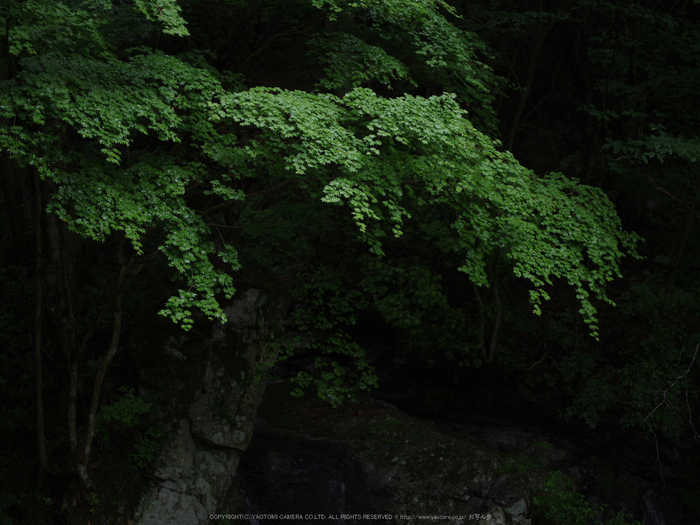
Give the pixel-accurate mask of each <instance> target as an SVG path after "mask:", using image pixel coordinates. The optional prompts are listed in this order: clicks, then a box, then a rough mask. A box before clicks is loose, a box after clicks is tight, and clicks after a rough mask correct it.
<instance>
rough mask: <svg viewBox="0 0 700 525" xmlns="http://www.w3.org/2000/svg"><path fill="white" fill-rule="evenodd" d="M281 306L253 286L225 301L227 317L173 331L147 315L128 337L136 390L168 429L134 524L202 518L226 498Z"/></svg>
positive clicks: (188, 522)
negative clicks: (260, 365)
mask: <svg viewBox="0 0 700 525" xmlns="http://www.w3.org/2000/svg"><path fill="white" fill-rule="evenodd" d="M285 310H286V304H285V302H284V301H280V300H279V299H278V298H275V299H273V298H272V297H271V296H269V295H268V294H265V293H262V292H261V291H260V290H257V289H254V288H250V289H248V290H246V291H244V292H242V293H239V295H237V297H236V300H235V301H234V302H233V303H232V304H230V305H228V306H227V307H226V308H224V312H225V313H226V315H227V318H228V323H225V324H222V323H196V324H195V327H194V329H193V330H192V332H191V333H180V335H178V336H173V335H170V334H172V333H176V332H177V331H178V329H177V328H176V327H175V326H173V325H172V323H170V322H169V321H168V320H165V319H155V320H151V319H149V323H148V325H144V326H143V327H142V328H141V329H140V330H139V331H138V332H137V333H136V334H135V335H133V336H132V337H131V339H130V340H131V344H130V352H131V354H132V356H133V357H134V359H135V360H136V363H137V366H138V369H139V388H140V392H141V396H142V397H143V398H144V399H145V400H146V401H147V402H149V403H151V413H152V414H153V415H154V416H155V420H154V422H153V423H154V425H155V426H156V427H157V428H161V429H162V430H164V431H165V432H166V438H165V440H164V442H163V444H162V447H161V450H160V453H159V456H158V458H157V460H156V461H155V467H154V469H153V472H152V476H153V478H154V482H153V483H151V485H150V487H149V488H148V490H146V492H145V493H144V495H143V496H142V498H141V501H140V503H139V505H138V507H137V509H136V512H135V521H136V523H138V524H139V525H151V524H152V525H167V524H173V525H175V524H177V525H200V524H204V523H209V521H210V520H209V515H210V514H212V513H215V512H218V511H219V510H220V508H221V506H222V505H224V503H223V502H224V500H225V498H227V493H228V492H229V489H230V488H231V484H232V481H233V479H234V475H235V472H236V469H237V468H238V463H239V460H240V457H241V454H242V453H243V452H244V451H245V450H246V448H247V447H248V444H249V443H250V439H251V437H252V433H253V422H254V419H255V412H256V409H257V407H258V404H259V403H260V400H261V398H262V395H263V392H264V388H265V383H264V380H262V379H261V378H260V377H258V376H256V372H257V370H256V368H257V365H258V363H259V362H260V361H261V359H262V358H263V352H264V351H265V350H264V349H265V343H267V342H268V341H270V340H271V338H272V337H273V335H274V333H275V331H276V330H277V329H278V327H279V324H280V321H281V318H282V316H283V314H284V312H285ZM200 324H201V326H199V325H200ZM231 497H232V496H231V495H230V494H229V495H228V499H227V501H231ZM234 499H235V498H234ZM241 510H242V509H241ZM226 511H227V512H231V511H232V509H226Z"/></svg>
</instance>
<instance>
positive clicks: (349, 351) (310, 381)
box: [268, 267, 377, 406]
mask: <svg viewBox="0 0 700 525" xmlns="http://www.w3.org/2000/svg"><path fill="white" fill-rule="evenodd" d="M303 296H304V301H303V303H302V304H301V305H300V306H299V307H298V309H297V310H296V312H295V314H294V317H295V320H296V323H297V328H298V330H299V331H300V332H301V335H297V336H295V337H292V338H289V339H287V340H286V341H283V342H282V343H281V348H279V349H278V350H277V352H278V355H277V360H278V361H283V360H285V359H287V358H289V357H290V356H291V355H293V354H296V353H299V352H300V349H303V350H304V351H305V352H314V353H317V354H320V355H318V356H317V357H316V358H315V359H314V361H313V371H312V372H311V373H309V372H305V371H301V372H299V373H298V374H297V376H296V377H295V378H294V379H293V381H294V382H295V383H296V384H297V388H296V389H295V390H294V391H293V392H292V395H294V396H296V397H300V396H302V395H303V394H304V391H305V390H306V389H308V388H309V387H312V386H313V387H315V389H316V391H317V393H318V396H319V397H320V398H321V399H323V400H324V401H326V402H328V403H330V404H331V405H333V406H337V405H338V404H340V403H342V402H343V401H344V400H348V399H352V398H353V397H354V396H355V394H356V393H357V392H358V391H363V390H370V389H371V388H372V387H376V386H377V376H376V375H375V373H374V369H373V368H372V367H371V366H370V365H369V364H368V363H367V359H366V356H365V351H364V350H363V349H362V348H361V347H360V346H359V345H358V344H357V343H356V342H355V341H354V340H353V339H352V338H351V337H350V336H349V335H348V333H347V331H346V330H345V328H346V327H348V326H351V325H353V324H354V323H355V321H356V319H357V316H358V315H359V313H360V312H361V311H362V309H363V308H364V307H366V305H367V303H366V300H365V298H364V297H363V296H362V294H360V293H359V292H357V291H353V290H352V289H348V288H347V287H346V285H345V283H344V282H343V279H342V277H341V276H340V275H339V274H337V273H336V274H335V275H333V274H331V272H330V271H329V270H328V269H327V268H324V267H320V268H319V269H318V270H317V272H316V273H315V274H314V275H313V277H312V278H311V279H309V281H308V285H307V286H306V290H305V292H304V294H303ZM268 365H269V364H268Z"/></svg>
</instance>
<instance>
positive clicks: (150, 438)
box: [129, 428, 165, 469]
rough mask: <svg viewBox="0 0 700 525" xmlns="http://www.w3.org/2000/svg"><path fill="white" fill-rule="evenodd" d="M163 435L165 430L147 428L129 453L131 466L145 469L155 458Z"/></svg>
mask: <svg viewBox="0 0 700 525" xmlns="http://www.w3.org/2000/svg"><path fill="white" fill-rule="evenodd" d="M164 437H165V432H163V431H161V430H156V429H154V428H149V429H148V430H146V433H145V434H144V435H143V436H142V437H141V438H140V439H139V441H138V443H136V446H135V447H134V452H132V453H130V454H129V458H130V459H131V461H132V463H133V466H134V467H135V468H139V469H146V468H147V467H148V466H149V465H150V464H151V463H153V461H155V459H156V457H157V456H156V453H157V452H158V447H159V446H160V443H161V441H162V440H163V438H164Z"/></svg>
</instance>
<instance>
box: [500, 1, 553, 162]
mask: <svg viewBox="0 0 700 525" xmlns="http://www.w3.org/2000/svg"><path fill="white" fill-rule="evenodd" d="M539 4H540V16H541V15H542V11H543V9H544V7H543V5H542V1H541V0H540V3H539ZM540 20H541V18H540ZM553 26H554V22H550V23H549V24H548V25H547V27H546V28H545V29H543V28H542V22H541V21H539V22H537V40H536V41H535V49H534V50H533V51H532V57H531V58H530V66H529V67H528V71H527V79H526V80H525V86H523V87H522V88H521V92H520V99H519V100H518V106H517V107H516V109H515V115H514V116H513V122H512V123H511V125H510V130H509V131H508V138H507V139H506V144H505V146H506V149H507V150H508V151H513V142H514V141H515V134H516V132H517V131H518V128H519V127H520V119H521V118H522V115H523V110H524V109H525V103H526V102H527V99H528V97H529V96H530V91H532V83H533V82H534V79H535V70H536V69H537V62H538V61H539V59H540V52H541V51H542V44H543V43H544V39H545V38H547V35H548V34H549V32H550V31H551V29H552V27H553Z"/></svg>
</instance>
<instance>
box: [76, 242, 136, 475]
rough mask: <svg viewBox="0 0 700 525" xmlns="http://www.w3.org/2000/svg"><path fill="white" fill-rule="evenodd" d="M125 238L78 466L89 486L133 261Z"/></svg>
mask: <svg viewBox="0 0 700 525" xmlns="http://www.w3.org/2000/svg"><path fill="white" fill-rule="evenodd" d="M125 240H126V239H125V237H123V236H122V238H121V239H120V240H119V242H118V244H117V260H118V261H119V276H118V277H117V283H116V287H115V289H116V292H115V298H114V326H113V327H112V338H111V340H110V342H109V347H108V348H107V351H106V352H105V354H104V356H103V357H102V361H101V362H100V366H99V367H98V369H97V373H96V375H95V383H94V385H93V389H92V400H91V402H90V412H89V413H88V425H87V430H86V434H85V447H84V449H83V452H82V461H81V462H80V463H79V464H78V466H77V467H78V475H79V476H80V478H81V480H82V481H83V483H85V484H86V486H89V483H90V478H89V474H88V472H87V466H88V462H89V460H90V451H91V448H92V440H93V437H94V435H95V423H96V421H97V409H98V407H99V404H100V396H101V395H102V381H103V379H104V377H105V374H106V373H107V367H108V366H109V363H110V362H111V361H112V358H113V357H114V354H116V353H117V349H118V348H119V337H120V335H121V327H122V290H123V287H124V284H125V283H126V280H127V275H128V271H129V267H130V266H131V264H132V263H133V261H134V258H133V257H132V258H131V259H130V261H129V262H126V261H125V259H124V242H125Z"/></svg>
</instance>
